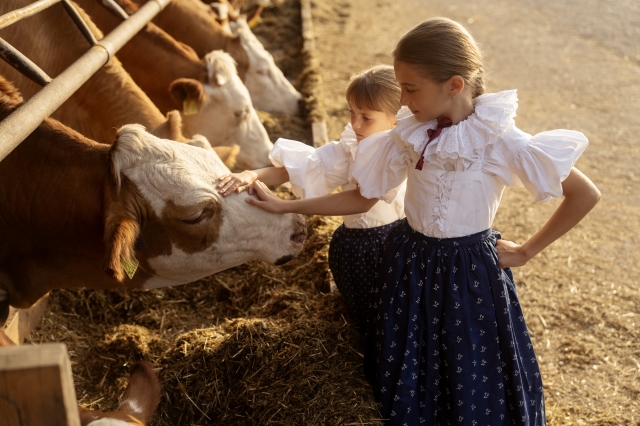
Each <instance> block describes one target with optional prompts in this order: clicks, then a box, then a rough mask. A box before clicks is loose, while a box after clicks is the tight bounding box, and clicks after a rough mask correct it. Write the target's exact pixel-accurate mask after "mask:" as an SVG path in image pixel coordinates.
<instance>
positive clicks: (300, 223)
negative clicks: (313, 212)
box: [276, 214, 307, 265]
mask: <svg viewBox="0 0 640 426" xmlns="http://www.w3.org/2000/svg"><path fill="white" fill-rule="evenodd" d="M294 220H295V223H294V227H293V228H294V231H293V233H292V234H291V236H290V237H289V239H290V240H291V244H293V246H294V247H296V248H302V246H303V245H304V241H305V240H306V239H307V224H306V220H305V219H304V216H302V215H300V214H297V215H295V219H294ZM285 257H286V256H285ZM281 259H282V258H281ZM288 260H291V259H288ZM283 263H284V262H283ZM276 265H278V263H276Z"/></svg>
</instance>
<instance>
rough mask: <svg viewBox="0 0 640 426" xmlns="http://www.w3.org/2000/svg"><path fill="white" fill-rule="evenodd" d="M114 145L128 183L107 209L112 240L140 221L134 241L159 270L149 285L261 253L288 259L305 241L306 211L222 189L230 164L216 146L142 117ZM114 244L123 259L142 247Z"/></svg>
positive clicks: (145, 265)
mask: <svg viewBox="0 0 640 426" xmlns="http://www.w3.org/2000/svg"><path fill="white" fill-rule="evenodd" d="M111 152H112V153H111V158H112V169H113V174H114V176H115V179H116V186H117V187H119V188H122V189H121V190H120V194H119V196H118V199H117V200H116V201H115V202H112V203H111V204H114V206H109V209H110V210H108V211H107V214H106V226H105V229H106V230H105V233H106V237H105V240H106V241H107V242H109V241H110V235H112V234H113V235H115V236H118V235H119V234H118V233H119V232H120V230H122V229H124V228H122V227H123V226H125V227H136V226H137V227H138V228H139V232H138V233H137V234H136V235H137V236H136V238H135V241H133V242H132V243H131V245H132V246H133V243H135V257H136V258H137V259H138V261H139V262H140V266H141V267H142V269H143V270H144V271H146V272H148V273H150V274H152V275H153V277H152V278H151V279H149V280H147V281H145V282H144V283H143V287H146V288H152V287H163V286H168V285H177V284H184V283H188V282H191V281H194V280H197V279H200V278H202V277H205V276H208V275H211V274H214V273H216V272H218V271H221V270H223V269H227V268H230V267H233V266H237V265H240V264H242V263H245V262H247V261H249V260H251V259H255V258H257V259H261V260H264V261H267V262H270V263H275V264H280V263H284V262H286V261H288V260H290V259H291V258H293V257H294V256H296V255H297V254H298V253H299V252H300V250H301V249H302V244H303V243H304V239H305V236H306V227H305V225H304V218H303V217H302V216H300V215H293V214H286V215H276V214H271V213H267V212H264V211H262V210H260V209H256V208H253V207H251V206H250V205H249V204H247V203H246V202H245V201H244V200H245V198H246V197H248V195H247V193H246V192H244V193H241V194H233V195H230V196H228V197H221V196H220V195H219V194H218V191H217V189H216V185H217V180H218V176H220V175H222V174H226V173H229V169H228V168H227V167H226V166H225V165H224V164H223V163H222V161H221V160H220V159H219V158H218V157H217V155H216V154H215V153H214V152H212V151H207V150H203V149H200V148H197V147H193V146H190V145H188V144H180V143H176V142H172V141H168V140H164V139H158V138H157V137H155V136H153V135H150V134H149V133H147V132H145V131H144V128H143V127H142V126H140V125H135V124H133V125H126V126H124V127H122V128H121V129H120V130H119V131H118V136H117V140H116V143H115V144H114V146H113V148H112V151H111ZM127 194H129V195H127ZM131 194H134V195H131ZM118 203H119V204H120V205H117V204H118ZM123 224H124V225H123ZM125 230H126V229H125ZM114 238H115V237H114ZM107 245H108V246H109V243H107ZM120 245H122V244H120ZM125 245H126V244H125ZM113 246H115V244H114V245H112V246H111V247H112V248H111V252H112V254H111V257H112V258H113V257H114V256H115V257H116V259H115V260H118V259H125V260H126V259H129V258H131V257H132V256H131V255H133V254H134V253H131V252H127V250H124V251H121V252H114V249H113ZM123 269H124V268H123ZM111 270H114V271H115V268H111ZM115 275H116V274H115V272H114V276H115ZM116 278H117V276H116Z"/></svg>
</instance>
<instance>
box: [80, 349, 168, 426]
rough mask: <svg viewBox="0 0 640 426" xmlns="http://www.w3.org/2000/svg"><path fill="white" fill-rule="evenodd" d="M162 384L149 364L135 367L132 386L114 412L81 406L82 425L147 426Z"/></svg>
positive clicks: (156, 403) (140, 364)
mask: <svg viewBox="0 0 640 426" xmlns="http://www.w3.org/2000/svg"><path fill="white" fill-rule="evenodd" d="M160 390H161V389H160V383H158V378H157V377H156V375H155V373H154V372H153V369H152V368H151V365H150V364H149V363H148V362H146V361H139V362H136V363H135V364H133V365H132V366H131V368H130V370H129V384H128V385H127V389H125V391H124V394H123V395H122V402H121V403H120V405H119V406H118V408H117V409H116V410H115V411H111V412H107V413H105V412H100V411H94V410H87V409H85V408H82V407H78V413H79V415H80V424H81V425H82V426H144V425H146V424H148V423H149V421H150V420H151V417H152V416H153V413H154V412H155V410H156V408H157V407H158V404H159V403H160Z"/></svg>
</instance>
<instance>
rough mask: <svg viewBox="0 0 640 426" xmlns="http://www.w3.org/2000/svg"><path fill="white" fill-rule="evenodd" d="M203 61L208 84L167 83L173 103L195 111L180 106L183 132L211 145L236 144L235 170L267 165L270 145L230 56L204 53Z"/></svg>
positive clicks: (271, 146)
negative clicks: (195, 111) (201, 137)
mask: <svg viewBox="0 0 640 426" xmlns="http://www.w3.org/2000/svg"><path fill="white" fill-rule="evenodd" d="M205 60H206V63H207V80H208V81H209V84H205V85H204V86H198V85H196V84H194V82H193V81H191V80H189V79H179V80H177V81H175V82H174V83H172V84H171V88H170V91H171V96H172V97H173V98H174V100H175V101H176V103H177V104H182V105H189V104H191V105H193V107H194V109H195V110H197V111H199V113H198V114H187V108H186V107H185V108H184V109H183V113H182V114H183V115H182V121H183V125H184V127H183V130H184V132H185V134H187V135H193V134H195V133H199V134H202V135H204V136H205V137H206V138H207V139H208V140H209V143H211V145H212V146H225V145H231V144H234V143H235V144H237V145H239V146H240V153H239V154H238V156H237V158H236V167H237V168H239V169H243V170H246V169H256V168H261V167H268V166H269V165H270V164H271V163H270V161H269V153H270V152H271V150H272V149H273V144H272V143H271V141H270V140H269V135H268V134H267V131H266V130H265V128H264V126H263V125H262V122H261V121H260V118H259V117H258V113H257V112H256V110H255V109H254V108H253V105H252V104H251V98H250V97H249V92H248V91H247V88H246V87H245V85H244V84H242V81H240V77H238V73H237V72H236V68H235V65H234V63H233V59H232V58H231V56H229V54H228V53H226V52H223V51H221V50H217V51H213V52H211V53H208V54H207V55H206V56H205ZM221 106H223V107H221Z"/></svg>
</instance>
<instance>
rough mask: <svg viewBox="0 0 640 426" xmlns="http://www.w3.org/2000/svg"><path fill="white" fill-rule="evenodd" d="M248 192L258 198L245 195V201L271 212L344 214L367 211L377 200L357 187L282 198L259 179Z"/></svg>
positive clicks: (324, 214)
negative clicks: (288, 198)
mask: <svg viewBox="0 0 640 426" xmlns="http://www.w3.org/2000/svg"><path fill="white" fill-rule="evenodd" d="M249 194H252V195H256V196H257V197H258V198H259V200H256V199H255V198H251V197H247V199H246V201H247V203H249V204H251V205H252V206H257V207H260V208H261V209H263V210H266V211H269V212H272V213H299V214H317V215H323V216H344V215H350V214H358V213H365V212H368V211H369V210H370V209H371V207H373V206H374V204H375V203H377V202H378V200H377V199H375V198H374V199H370V198H364V197H363V196H362V195H360V190H358V189H352V190H350V191H345V192H340V193H337V194H329V195H325V196H322V197H316V198H309V199H306V200H283V199H282V198H280V197H278V196H277V195H274V194H273V193H272V192H271V191H269V188H267V186H266V185H265V184H264V183H263V182H260V181H259V180H256V181H255V182H254V183H253V185H252V186H251V187H250V188H249Z"/></svg>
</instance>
